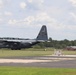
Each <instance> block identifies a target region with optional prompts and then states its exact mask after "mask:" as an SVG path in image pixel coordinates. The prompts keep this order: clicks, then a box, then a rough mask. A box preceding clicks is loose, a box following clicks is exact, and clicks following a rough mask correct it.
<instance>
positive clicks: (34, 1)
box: [28, 0, 44, 3]
mask: <svg viewBox="0 0 76 75" xmlns="http://www.w3.org/2000/svg"><path fill="white" fill-rule="evenodd" d="M28 2H29V3H44V0H28Z"/></svg>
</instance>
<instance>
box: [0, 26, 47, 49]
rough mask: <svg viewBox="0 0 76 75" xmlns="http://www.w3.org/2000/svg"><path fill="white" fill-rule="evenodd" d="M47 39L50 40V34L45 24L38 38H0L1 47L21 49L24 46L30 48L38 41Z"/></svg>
mask: <svg viewBox="0 0 76 75" xmlns="http://www.w3.org/2000/svg"><path fill="white" fill-rule="evenodd" d="M45 41H48V35H47V28H46V26H45V25H43V26H42V28H41V30H40V32H39V34H38V36H37V38H36V39H21V38H0V48H10V49H12V50H20V49H22V48H30V47H31V46H33V45H35V44H37V43H40V42H45Z"/></svg>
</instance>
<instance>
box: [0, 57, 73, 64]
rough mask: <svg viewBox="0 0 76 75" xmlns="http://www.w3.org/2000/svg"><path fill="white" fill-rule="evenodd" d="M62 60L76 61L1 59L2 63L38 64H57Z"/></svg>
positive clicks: (59, 59)
mask: <svg viewBox="0 0 76 75" xmlns="http://www.w3.org/2000/svg"><path fill="white" fill-rule="evenodd" d="M62 60H74V58H47V60H44V59H40V60H39V59H0V63H38V62H42V63H43V62H57V61H62Z"/></svg>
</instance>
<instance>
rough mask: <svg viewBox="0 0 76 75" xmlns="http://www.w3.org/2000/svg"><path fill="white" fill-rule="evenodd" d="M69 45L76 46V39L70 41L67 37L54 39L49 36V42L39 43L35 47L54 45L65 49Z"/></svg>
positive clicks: (53, 46)
mask: <svg viewBox="0 0 76 75" xmlns="http://www.w3.org/2000/svg"><path fill="white" fill-rule="evenodd" d="M67 46H76V40H72V41H69V40H67V39H64V40H60V41H59V40H53V39H52V38H49V40H48V42H43V43H39V44H37V45H36V46H34V47H35V48H45V47H52V48H56V49H64V48H66V47H67Z"/></svg>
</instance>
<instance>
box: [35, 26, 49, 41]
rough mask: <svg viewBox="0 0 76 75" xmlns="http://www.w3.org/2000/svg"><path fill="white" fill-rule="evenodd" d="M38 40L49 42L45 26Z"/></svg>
mask: <svg viewBox="0 0 76 75" xmlns="http://www.w3.org/2000/svg"><path fill="white" fill-rule="evenodd" d="M36 39H37V40H42V41H48V35H47V28H46V26H45V25H43V26H42V28H41V30H40V32H39V34H38V36H37V38H36Z"/></svg>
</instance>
